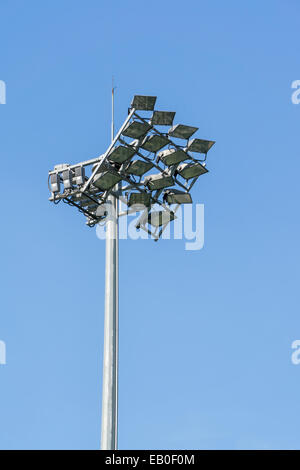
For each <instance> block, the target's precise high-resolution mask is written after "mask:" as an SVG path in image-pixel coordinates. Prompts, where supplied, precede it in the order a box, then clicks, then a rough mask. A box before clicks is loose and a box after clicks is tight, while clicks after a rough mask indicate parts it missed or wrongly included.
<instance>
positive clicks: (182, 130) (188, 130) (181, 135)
mask: <svg viewBox="0 0 300 470" xmlns="http://www.w3.org/2000/svg"><path fill="white" fill-rule="evenodd" d="M197 130H198V127H192V126H185V125H184V124H177V125H176V126H173V127H171V129H169V131H168V134H169V135H170V136H171V137H177V138H178V139H189V138H190V137H191V136H192V135H193V134H195V132H196V131H197Z"/></svg>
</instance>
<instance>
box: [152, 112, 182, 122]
mask: <svg viewBox="0 0 300 470" xmlns="http://www.w3.org/2000/svg"><path fill="white" fill-rule="evenodd" d="M175 114H176V113H174V112H173V111H154V112H153V115H152V118H151V124H152V126H172V124H173V121H174V117H175Z"/></svg>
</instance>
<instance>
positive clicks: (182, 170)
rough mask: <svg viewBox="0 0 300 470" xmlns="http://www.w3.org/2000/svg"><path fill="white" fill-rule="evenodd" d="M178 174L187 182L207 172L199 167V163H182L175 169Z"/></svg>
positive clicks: (201, 166) (202, 167)
mask: <svg viewBox="0 0 300 470" xmlns="http://www.w3.org/2000/svg"><path fill="white" fill-rule="evenodd" d="M177 171H178V174H179V175H180V176H182V177H183V178H185V179H186V180H189V179H190V178H196V177H197V176H200V175H203V174H204V173H208V170H207V169H206V168H205V166H203V165H201V164H200V163H183V164H182V165H180V166H179V167H178V169H177Z"/></svg>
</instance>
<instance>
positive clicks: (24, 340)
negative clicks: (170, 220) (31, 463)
mask: <svg viewBox="0 0 300 470" xmlns="http://www.w3.org/2000/svg"><path fill="white" fill-rule="evenodd" d="M299 13H300V7H299V3H298V2H297V1H296V0H288V1H279V0H272V1H271V0H265V1H264V2H261V1H258V0H253V1H251V2H238V1H237V0H235V1H233V0H229V1H227V2H222V1H221V0H219V1H217V0H210V1H209V2H208V1H199V0H198V1H190V0H187V1H186V2H184V4H183V3H182V2H174V1H172V2H171V1H169V0H166V1H164V2H158V1H157V0H154V1H152V2H151V3H147V2H140V1H131V0H129V1H127V2H114V4H112V2H108V1H106V2H104V1H102V2H99V1H96V0H87V1H85V2H83V1H77V0H72V1H71V0H64V1H63V2H59V1H57V0H53V1H52V2H38V1H37V0H29V1H25V0H24V1H21V0H14V1H10V0H2V2H1V6H0V15H1V20H2V21H1V30H0V43H1V46H2V47H1V52H0V56H1V62H0V80H4V81H5V82H6V86H7V104H6V105H0V123H1V125H0V152H1V165H2V167H1V175H2V180H1V181H2V184H1V189H0V192H1V196H2V197H1V200H2V210H1V212H2V217H1V220H2V230H1V235H0V242H1V243H0V246H1V279H0V282H1V314H0V340H2V341H5V343H6V347H7V364H6V365H5V366H0V423H1V424H0V448H1V449H96V448H99V445H100V418H101V380H102V378H101V375H102V349H103V308H104V260H105V258H104V255H105V252H104V248H105V244H104V242H103V241H100V240H99V239H98V238H97V236H96V232H95V229H88V228H87V227H85V224H84V219H83V218H82V217H81V216H79V214H77V212H76V211H74V210H72V209H71V208H69V207H68V206H65V205H59V206H53V205H52V204H50V202H49V201H48V196H49V195H48V188H47V172H48V170H49V169H51V168H53V166H54V164H56V163H60V162H70V163H75V162H79V161H82V160H85V159H88V158H92V157H94V156H96V155H98V154H100V153H102V152H103V151H104V150H105V149H106V147H107V145H108V143H109V139H110V88H111V78H112V75H114V77H115V81H116V84H117V87H118V88H117V98H116V124H117V126H119V125H121V123H122V121H123V120H124V118H125V117H126V113H127V107H128V105H129V103H130V101H131V98H132V96H133V95H134V94H135V93H140V94H154V95H157V96H158V102H157V104H158V106H159V108H160V109H170V110H176V111H177V115H176V122H183V123H188V124H191V125H196V126H198V127H199V131H198V136H199V137H202V138H204V139H213V140H216V142H217V143H216V145H215V147H214V148H213V149H212V150H211V152H210V155H209V159H208V163H207V167H208V168H209V170H210V172H209V174H207V175H205V176H203V177H202V178H201V181H200V182H199V184H198V185H196V186H195V188H194V191H193V199H194V202H198V203H203V204H204V205H205V245H204V248H203V249H202V250H200V251H186V250H185V249H184V241H182V240H170V241H168V240H162V241H160V242H158V243H154V242H153V241H150V240H149V241H141V240H140V241H132V240H124V241H121V242H120V409H119V416H120V425H119V447H120V448H121V449H252V448H259V449H280V448H283V449H292V448H294V449H295V448H296V449H299V448H300V446H299V442H300V430H299V426H298V421H299V413H300V404H299V392H298V388H299V384H300V366H295V365H293V364H292V362H291V354H292V349H291V344H292V342H293V341H294V340H296V339H299V338H300V320H299V300H300V299H299V254H300V253H299V252H300V248H299V235H300V223H299V196H300V189H299V171H300V160H299V124H300V105H298V106H297V105H294V104H292V101H291V95H292V89H291V83H292V82H293V81H294V80H297V79H300V70H299Z"/></svg>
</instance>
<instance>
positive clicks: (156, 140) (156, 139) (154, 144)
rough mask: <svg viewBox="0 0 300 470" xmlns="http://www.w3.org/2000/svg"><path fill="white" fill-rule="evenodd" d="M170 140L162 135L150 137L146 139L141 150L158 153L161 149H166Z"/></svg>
mask: <svg viewBox="0 0 300 470" xmlns="http://www.w3.org/2000/svg"><path fill="white" fill-rule="evenodd" d="M169 142H170V141H169V139H168V138H167V137H164V136H162V135H157V134H153V135H149V136H147V137H145V139H144V140H143V142H142V143H141V148H142V149H144V150H148V151H149V152H154V153H156V152H157V151H158V150H160V149H161V148H163V147H165V145H167V144H168V143H169Z"/></svg>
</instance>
